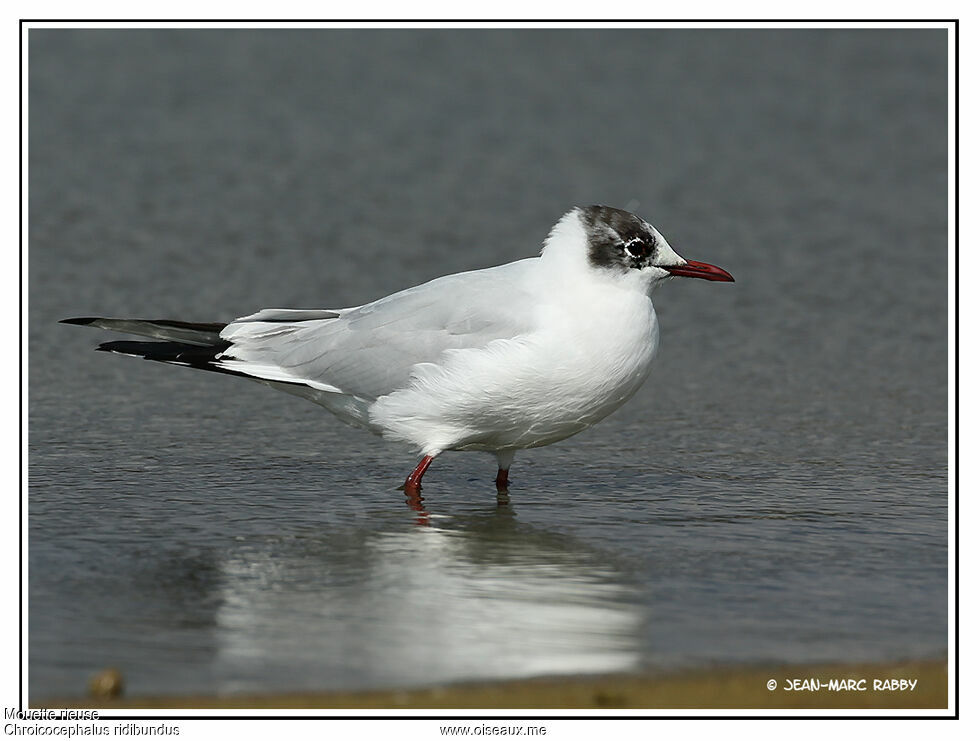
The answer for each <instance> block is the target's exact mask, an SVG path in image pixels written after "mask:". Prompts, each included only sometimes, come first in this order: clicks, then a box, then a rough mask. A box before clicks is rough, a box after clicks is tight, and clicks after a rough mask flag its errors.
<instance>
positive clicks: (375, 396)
mask: <svg viewBox="0 0 980 741" xmlns="http://www.w3.org/2000/svg"><path fill="white" fill-rule="evenodd" d="M673 277H685V278H701V279H705V280H710V281H725V282H732V281H734V280H735V279H734V278H733V277H732V275H731V274H730V273H728V272H727V271H726V270H724V269H722V268H719V267H717V266H715V265H711V264H709V263H704V262H697V261H694V260H685V259H684V258H683V257H681V256H680V255H678V254H677V253H676V252H674V250H673V249H672V248H671V246H670V245H669V244H668V242H667V240H666V239H665V238H664V236H663V235H662V234H661V233H660V232H659V231H657V229H656V228H655V227H654V226H652V225H651V224H649V223H648V222H646V221H644V220H643V219H642V218H640V217H639V216H637V215H635V214H633V213H631V212H629V211H624V210H622V209H618V208H614V207H611V206H603V205H593V206H576V207H574V208H572V209H571V210H569V211H568V212H566V213H565V214H564V215H563V216H562V217H561V218H560V219H559V220H558V222H557V223H556V224H555V225H554V226H553V227H552V229H551V230H550V232H549V233H548V235H547V237H546V238H545V240H544V242H543V246H542V249H541V251H540V253H539V254H538V255H537V256H535V257H528V258H525V259H521V260H517V261H515V262H510V263H506V264H503V265H499V266H496V267H490V268H484V269H479V270H472V271H467V272H462V273H455V274H452V275H446V276H443V277H440V278H436V279H434V280H431V281H428V282H427V283H422V284H420V285H417V286H414V287H412V288H407V289H405V290H402V291H399V292H397V293H394V294H391V295H390V296H385V297H384V298H380V299H378V300H376V301H372V302H370V303H366V304H363V305H361V306H353V307H349V308H345V309H262V310H260V311H258V312H255V313H253V314H249V315H247V316H243V317H240V318H238V319H235V320H233V321H231V322H227V323H224V322H207V323H201V322H187V321H178V320H172V319H113V318H106V317H76V318H71V319H63V320H61V321H62V323H66V324H75V325H86V326H92V327H97V328H101V329H105V330H112V331H118V332H123V333H127V334H132V335H137V336H140V337H146V338H150V339H151V341H134V340H120V341H111V342H103V343H102V344H100V345H99V346H98V347H97V348H96V349H97V350H100V351H105V352H110V353H117V354H121V355H130V356H135V357H140V358H143V359H146V360H153V361H158V362H162V363H169V364H172V365H181V366H186V367H189V368H198V369H201V370H206V371H212V372H217V373H223V374H227V375H233V376H241V377H244V378H248V379H251V380H253V381H257V382H259V383H262V384H265V385H267V386H270V387H272V388H274V389H278V390H281V391H285V392H287V393H290V394H294V395H296V396H300V397H302V398H305V399H308V400H309V401H312V402H314V403H316V404H318V405H320V406H322V407H324V408H325V409H327V410H328V411H330V412H332V413H333V414H334V415H335V416H337V417H338V418H340V419H341V420H342V421H344V422H346V423H348V424H350V425H353V426H355V427H360V428H363V429H366V430H368V431H370V432H372V433H374V434H376V435H380V436H381V437H383V438H385V439H388V440H393V441H398V442H401V443H408V444H409V445H411V446H413V447H414V448H415V449H416V450H417V451H418V454H419V455H421V460H420V461H419V463H418V465H417V466H416V467H415V468H414V470H413V471H412V472H411V473H410V474H409V475H408V477H407V478H406V479H405V483H404V490H405V492H406V494H408V495H418V494H419V492H420V491H421V487H422V477H423V476H424V474H425V473H426V471H427V470H428V468H429V465H430V464H431V463H432V461H433V460H434V459H435V458H436V457H437V456H439V455H440V454H442V453H444V452H446V451H485V452H489V453H491V454H493V455H494V456H496V460H497V477H496V479H495V483H496V486H497V489H498V491H503V492H506V491H507V487H508V485H509V472H510V468H511V463H512V462H513V460H514V456H515V453H516V452H517V451H519V450H525V449H528V448H536V447H540V446H543V445H549V444H551V443H555V442H558V441H559V440H564V439H566V438H568V437H571V436H572V435H575V434H577V433H579V432H581V431H583V430H585V429H588V428H589V427H591V426H592V425H594V424H596V423H597V422H599V421H600V420H602V419H603V418H605V417H607V416H608V415H609V414H611V413H612V412H614V411H615V410H616V409H618V408H619V407H620V406H622V405H623V404H624V403H625V402H626V401H627V400H629V399H630V398H631V397H632V396H633V395H634V394H635V393H636V391H637V390H638V389H639V388H640V387H641V385H642V384H643V382H644V381H645V380H646V378H647V377H648V375H649V373H650V370H651V367H652V364H653V360H654V357H655V356H656V354H657V350H658V347H659V344H660V328H659V324H658V321H657V314H656V311H655V310H654V306H653V301H652V296H653V292H654V290H655V289H656V288H657V287H658V286H660V285H661V284H663V283H664V282H665V281H666V280H668V279H670V278H673Z"/></svg>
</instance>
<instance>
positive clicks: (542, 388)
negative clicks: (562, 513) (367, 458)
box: [370, 296, 659, 454]
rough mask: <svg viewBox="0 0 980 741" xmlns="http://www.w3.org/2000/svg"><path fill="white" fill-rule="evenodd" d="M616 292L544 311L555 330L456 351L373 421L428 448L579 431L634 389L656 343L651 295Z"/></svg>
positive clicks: (524, 444)
mask: <svg viewBox="0 0 980 741" xmlns="http://www.w3.org/2000/svg"><path fill="white" fill-rule="evenodd" d="M616 298H617V300H616V301H615V302H612V303H611V305H610V306H601V305H600V306H596V305H595V303H594V302H593V303H592V304H590V305H588V306H582V307H581V310H580V312H579V313H578V314H576V313H575V312H574V311H572V312H568V311H565V312H564V313H563V314H562V315H561V316H559V317H554V316H552V317H542V321H543V326H547V328H548V331H542V332H539V333H534V334H530V335H527V336H524V337H521V338H516V339H513V340H495V341H494V342H491V343H490V344H489V345H488V346H487V347H485V348H479V349H472V350H453V351H449V352H448V353H446V355H445V357H444V359H443V361H442V362H440V363H439V364H431V365H426V366H423V367H420V368H419V369H418V373H417V375H416V377H415V378H414V380H413V383H412V384H411V385H410V386H409V387H407V388H405V389H402V390H400V391H397V392H395V393H393V394H389V395H388V396H385V397H382V398H380V399H378V401H377V402H375V403H374V404H373V405H372V407H371V409H370V417H371V423H372V425H373V426H376V427H377V428H379V429H380V430H381V431H382V432H383V434H384V435H385V436H386V437H390V438H394V439H398V440H402V441H405V442H409V443H412V444H414V445H416V446H418V448H419V449H420V450H421V451H423V452H425V453H429V454H434V453H436V452H439V451H442V450H490V451H497V450H506V449H520V448H532V447H538V446H541V445H548V444H549V443H553V442H556V441H558V440H563V439H564V438H567V437H570V436H571V435H574V434H576V433H577V432H581V431H582V430H584V429H586V428H587V427H589V426H591V425H593V424H595V423H596V422H598V421H599V420H601V419H603V418H604V417H606V416H607V415H609V414H610V413H612V412H613V411H615V410H616V409H618V408H619V407H620V406H621V405H622V404H623V403H624V402H625V401H626V400H627V399H629V398H630V397H631V396H632V395H633V394H634V393H635V392H636V390H637V389H638V388H639V387H640V386H641V385H642V383H643V381H644V380H646V377H647V376H648V375H649V372H650V368H651V365H652V361H653V358H654V356H655V354H656V351H657V345H658V342H659V330H658V327H657V318H656V314H655V313H654V311H653V306H652V304H651V303H650V300H649V298H647V297H646V296H636V300H635V301H633V302H623V301H622V298H621V297H616Z"/></svg>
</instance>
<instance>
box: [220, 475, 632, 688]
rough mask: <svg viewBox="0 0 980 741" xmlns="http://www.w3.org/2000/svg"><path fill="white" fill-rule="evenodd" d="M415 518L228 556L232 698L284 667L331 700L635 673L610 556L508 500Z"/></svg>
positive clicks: (628, 600)
mask: <svg viewBox="0 0 980 741" xmlns="http://www.w3.org/2000/svg"><path fill="white" fill-rule="evenodd" d="M406 503H407V505H408V507H409V508H410V510H411V511H412V512H413V513H415V515H416V517H415V518H414V522H413V524H412V525H411V526H409V527H407V528H406V526H405V523H404V521H402V523H401V524H398V522H397V521H395V522H393V523H392V525H393V526H392V527H386V528H380V529H379V528H367V527H365V528H362V529H360V530H356V529H350V528H346V529H340V528H337V529H331V530H327V531H322V530H318V531H317V532H316V533H313V534H309V535H307V536H305V537H302V538H295V537H294V538H292V539H288V540H287V539H283V540H278V541H273V542H268V541H266V542H261V543H251V544H248V545H247V547H246V546H243V549H242V551H241V552H240V553H237V554H236V553H229V554H228V556H227V559H226V560H225V561H224V563H222V564H221V569H222V572H223V573H222V579H221V590H222V599H221V601H220V605H221V606H220V608H219V610H218V615H217V621H216V622H217V626H216V630H217V634H218V637H219V645H220V650H219V656H218V658H217V661H218V663H219V664H220V666H219V667H217V668H216V673H217V674H219V675H221V676H222V677H225V678H226V679H227V681H228V682H230V684H228V685H226V686H224V687H223V690H224V691H239V690H249V689H257V688H260V687H262V686H267V685H268V677H269V673H270V672H272V671H275V670H276V667H278V668H279V669H280V670H281V671H282V672H283V674H284V676H286V677H287V678H288V679H289V682H290V683H291V686H309V687H319V688H324V689H329V688H355V687H370V686H397V685H411V684H427V683H433V682H442V681H452V680H465V679H479V678H492V677H520V676H534V675H542V674H558V673H588V672H605V671H624V670H628V669H630V668H633V667H634V666H635V664H636V662H637V661H638V657H639V654H640V646H641V643H642V641H641V637H640V634H641V631H642V630H643V625H644V622H645V616H644V614H643V611H642V610H641V608H640V606H639V599H638V597H637V592H636V589H635V588H634V586H633V585H632V583H631V582H630V580H629V578H628V577H627V576H626V575H624V574H623V573H622V572H621V571H620V570H619V569H618V568H617V567H616V565H614V564H612V563H609V562H608V559H607V558H605V557H604V556H603V554H602V553H600V552H597V551H595V550H594V549H592V548H591V547H590V546H589V545H588V544H587V543H584V542H582V541H579V540H578V539H576V538H575V537H573V536H569V535H567V534H564V533H559V532H552V531H549V530H545V529H542V528H540V527H536V526H533V525H529V524H527V523H524V522H522V521H521V519H520V518H519V517H518V516H517V514H516V513H515V511H514V508H513V506H512V505H511V503H510V501H509V497H508V496H507V494H506V492H500V493H498V498H497V502H496V503H495V504H492V505H490V506H487V505H486V504H483V505H480V507H479V508H471V509H463V510H461V511H460V510H458V509H457V510H453V509H451V508H450V509H448V511H446V512H440V511H437V509H441V508H436V509H434V508H433V506H432V503H430V504H429V506H428V507H426V506H425V505H424V500H423V498H422V497H421V496H409V497H406ZM418 526H423V527H418ZM231 678H234V679H233V680H232V679H231ZM263 682H264V684H263Z"/></svg>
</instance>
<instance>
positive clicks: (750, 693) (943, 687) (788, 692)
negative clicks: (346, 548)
mask: <svg viewBox="0 0 980 741" xmlns="http://www.w3.org/2000/svg"><path fill="white" fill-rule="evenodd" d="M771 679H773V680H776V689H774V690H769V689H768V688H767V683H768V682H769V680H771ZM903 679H904V680H906V681H907V682H911V680H915V686H914V688H912V687H911V686H910V684H906V685H905V687H906V689H904V690H902V689H900V687H901V686H902V685H901V680H903ZM792 680H798V683H797V689H787V687H789V686H790V684H791V682H792ZM832 680H836V681H837V682H841V681H844V682H845V683H846V680H854V682H852V683H851V687H852V689H851V690H833V689H829V688H820V689H812V688H813V687H814V685H815V683H818V682H819V683H826V682H830V681H832ZM860 680H864V682H863V684H861V683H860ZM875 680H882V681H888V680H893V682H891V683H890V684H889V686H894V687H895V689H892V690H885V689H883V688H882V685H879V689H875ZM801 683H803V684H801ZM860 687H864V690H863V691H861V690H859V688H860ZM31 706H32V707H48V708H56V707H98V708H349V709H352V710H364V709H375V708H406V709H419V708H432V709H462V708H487V709H491V708H534V709H542V708H555V709H561V708H602V709H614V708H651V709H670V708H677V709H686V710H690V709H697V708H731V709H735V708H751V709H760V710H766V709H776V708H813V709H818V708H866V709H872V708H894V709H910V708H945V707H946V706H947V664H946V661H945V660H939V661H915V662H904V663H888V664H822V665H799V666H769V667H751V668H731V669H716V670H705V671H698V672H679V673H675V674H668V675H658V676H652V675H603V676H591V677H562V678H554V677H548V678H540V679H527V680H514V681H504V682H481V683H466V684H453V685H446V686H439V687H430V688H426V689H411V690H376V691H367V692H283V693H274V692H269V693H262V694H243V695H225V696H218V695H159V696H147V697H137V696H133V697H125V696H124V697H118V698H113V699H105V698H94V697H93V698H58V699H51V700H49V701H46V702H44V703H41V704H38V703H35V702H33V701H32V703H31Z"/></svg>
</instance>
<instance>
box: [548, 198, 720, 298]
mask: <svg viewBox="0 0 980 741" xmlns="http://www.w3.org/2000/svg"><path fill="white" fill-rule="evenodd" d="M583 243H584V251H585V259H586V260H587V262H588V266H589V268H590V269H592V270H596V271H601V272H602V273H605V274H607V275H609V276H610V277H614V278H615V277H619V278H624V279H627V280H629V281H630V282H639V283H640V284H642V285H644V286H646V287H648V288H652V287H653V286H655V285H657V284H658V283H660V282H661V281H662V280H664V279H665V278H669V277H671V276H675V275H676V276H681V277H685V278H703V279H705V280H721V281H734V280H735V279H734V278H733V277H732V276H731V275H730V274H729V273H728V272H727V271H725V270H722V269H721V268H719V267H715V266H714V265H709V264H708V263H705V262H695V261H694V260H685V259H684V258H683V257H681V256H680V255H678V254H677V253H676V252H674V250H673V249H671V247H670V245H669V244H668V243H667V240H666V239H664V236H663V235H662V234H661V233H660V232H658V231H657V230H656V228H654V227H653V225H651V224H648V223H647V222H645V221H644V220H643V219H641V218H640V217H639V216H637V215H635V214H631V213H630V212H629V211H623V210H622V209H618V208H612V207H610V206H583V207H578V208H574V209H572V210H571V211H569V212H568V213H567V214H565V216H564V217H563V218H562V220H561V221H559V222H558V224H556V225H555V228H554V230H553V231H552V233H551V235H550V236H549V238H548V241H547V243H546V245H545V250H546V252H547V251H548V250H550V249H552V248H553V246H555V247H557V246H558V245H559V244H561V245H562V246H561V247H560V248H559V249H560V250H562V251H566V252H570V251H573V248H572V247H571V246H572V245H573V244H574V245H576V246H578V247H579V249H577V250H574V251H576V252H579V259H581V251H582V249H581V248H582V246H583Z"/></svg>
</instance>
